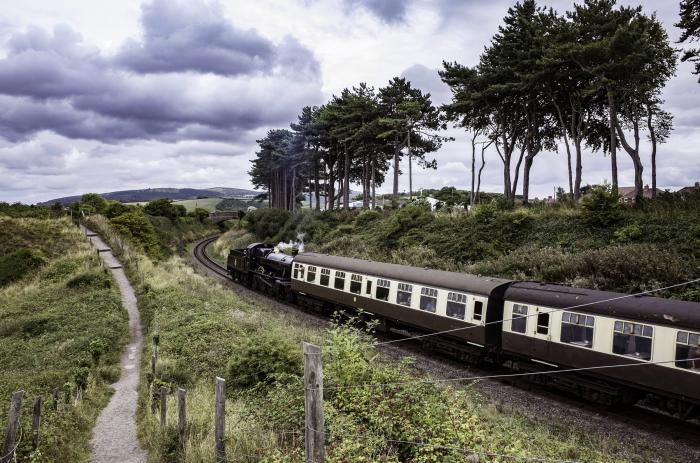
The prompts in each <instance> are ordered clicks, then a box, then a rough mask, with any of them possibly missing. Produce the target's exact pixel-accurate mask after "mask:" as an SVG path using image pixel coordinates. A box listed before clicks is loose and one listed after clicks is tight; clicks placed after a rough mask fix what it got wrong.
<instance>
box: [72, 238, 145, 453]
mask: <svg viewBox="0 0 700 463" xmlns="http://www.w3.org/2000/svg"><path fill="white" fill-rule="evenodd" d="M82 229H83V231H84V232H85V233H86V234H87V236H88V237H89V238H90V241H91V242H92V244H93V246H95V247H96V248H97V250H98V253H99V255H100V257H101V258H102V261H103V262H104V264H105V265H106V266H107V267H108V268H109V269H110V270H111V271H112V275H113V276H114V279H115V280H116V281H117V285H118V286H119V292H120V293H121V296H122V303H123V304H124V307H126V310H127V311H128V312H129V331H130V333H131V340H130V341H129V344H128V345H127V346H126V348H125V349H124V352H123V353H122V357H121V361H120V366H121V369H122V374H121V377H120V379H119V381H117V382H116V383H114V384H113V385H112V387H113V388H114V395H113V396H112V399H111V400H110V401H109V404H107V406H106V407H105V408H104V410H102V413H100V416H99V417H98V418H97V424H96V425H95V428H94V429H93V431H92V432H93V434H92V439H91V440H90V448H91V451H92V454H91V456H90V461H91V462H92V463H143V462H145V461H146V452H145V451H144V450H143V449H141V447H140V445H139V440H138V437H137V436H136V401H137V395H138V393H137V388H138V384H139V364H140V358H141V346H142V343H143V335H142V333H141V318H140V316H139V309H138V307H137V305H136V295H135V294H134V290H133V288H132V287H131V284H130V283H129V280H127V278H126V275H125V274H124V270H123V269H122V267H121V264H120V263H119V261H118V260H117V259H115V257H114V256H113V255H112V252H111V250H109V247H108V246H107V245H106V244H105V243H104V242H103V241H102V239H101V238H100V237H99V236H97V235H96V234H95V233H93V232H91V231H90V230H88V229H86V228H82Z"/></svg>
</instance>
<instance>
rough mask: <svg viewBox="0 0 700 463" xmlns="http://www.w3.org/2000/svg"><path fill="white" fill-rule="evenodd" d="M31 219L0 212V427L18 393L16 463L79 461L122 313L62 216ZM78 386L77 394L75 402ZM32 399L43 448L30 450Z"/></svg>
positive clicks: (113, 367)
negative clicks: (55, 399) (56, 395)
mask: <svg viewBox="0 0 700 463" xmlns="http://www.w3.org/2000/svg"><path fill="white" fill-rule="evenodd" d="M18 211H19V209H18ZM37 211H40V210H39V209H36V210H35V211H28V208H27V210H25V211H19V212H21V213H20V214H17V215H20V216H25V217H26V216H27V215H32V214H33V213H34V212H37ZM25 212H26V213H25ZM30 212H31V213H32V214H30ZM38 216H40V217H44V218H41V219H37V218H11V217H8V216H3V215H2V214H0V275H2V278H1V280H0V365H1V370H2V371H1V373H0V423H3V426H4V424H5V423H6V422H7V412H8V404H9V399H10V394H11V393H12V392H13V391H17V390H24V391H25V396H24V403H23V405H22V421H21V429H22V440H21V442H20V444H19V448H18V453H17V461H19V462H30V461H31V462H47V463H49V462H64V461H65V462H67V461H71V462H85V461H88V458H89V446H88V443H89V439H90V436H91V432H92V427H93V425H94V423H95V420H96V418H97V415H98V414H99V412H100V410H101V409H102V408H103V407H104V406H105V405H106V404H107V402H108V401H109V397H110V395H111V389H110V386H109V385H110V383H112V382H114V381H116V380H117V379H118V378H119V372H120V371H119V368H118V366H117V363H118V361H119V354H120V352H121V350H122V348H123V346H124V344H125V342H126V340H127V338H128V322H127V314H126V311H124V310H123V308H122V306H121V299H120V296H119V293H118V290H117V289H116V285H115V284H114V283H113V281H112V279H111V276H110V275H109V274H108V273H107V271H105V270H104V269H102V268H101V266H100V263H99V259H98V257H97V254H96V253H95V251H94V250H93V249H92V248H91V246H90V245H89V243H88V241H87V240H86V238H85V236H84V235H82V234H81V233H80V231H79V230H78V229H77V228H76V227H75V226H74V225H72V224H71V223H70V221H69V220H68V219H67V218H61V219H55V218H50V215H44V214H43V212H40V213H39V214H38ZM78 388H80V389H82V390H83V391H84V392H83V394H82V401H80V402H79V403H78V404H76V402H75V397H76V392H77V390H78ZM54 389H58V390H59V391H60V400H59V402H60V403H59V405H58V410H54V409H53V405H52V394H53V391H54ZM38 395H41V396H42V397H43V401H44V402H43V409H42V421H41V427H40V441H39V448H38V450H36V451H32V446H31V442H32V439H31V407H32V402H33V400H34V397H35V396H38ZM3 432H4V428H3Z"/></svg>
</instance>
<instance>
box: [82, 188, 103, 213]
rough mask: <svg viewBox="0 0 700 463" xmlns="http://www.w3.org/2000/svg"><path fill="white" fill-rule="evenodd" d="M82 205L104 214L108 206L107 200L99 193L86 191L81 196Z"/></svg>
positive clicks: (84, 207)
mask: <svg viewBox="0 0 700 463" xmlns="http://www.w3.org/2000/svg"><path fill="white" fill-rule="evenodd" d="M80 206H81V207H82V208H83V209H87V210H90V211H93V212H97V213H98V214H102V213H103V212H104V211H105V209H106V208H107V200H106V199H104V198H103V197H102V196H101V195H99V194H97V193H86V194H84V195H83V196H81V197H80Z"/></svg>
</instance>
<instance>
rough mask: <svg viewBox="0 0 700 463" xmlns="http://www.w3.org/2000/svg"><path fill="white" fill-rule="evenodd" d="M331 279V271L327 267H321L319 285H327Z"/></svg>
mask: <svg viewBox="0 0 700 463" xmlns="http://www.w3.org/2000/svg"><path fill="white" fill-rule="evenodd" d="M330 279H331V271H330V270H328V269H327V268H322V269H321V285H323V286H328V284H329V283H330Z"/></svg>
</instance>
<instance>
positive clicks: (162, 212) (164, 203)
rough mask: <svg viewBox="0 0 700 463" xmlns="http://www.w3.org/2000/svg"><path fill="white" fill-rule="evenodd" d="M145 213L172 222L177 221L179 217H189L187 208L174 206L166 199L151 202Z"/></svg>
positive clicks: (144, 209)
mask: <svg viewBox="0 0 700 463" xmlns="http://www.w3.org/2000/svg"><path fill="white" fill-rule="evenodd" d="M143 211H144V212H145V213H146V214H148V215H153V216H156V217H167V218H169V219H170V220H176V219H177V218H178V217H182V216H185V215H187V209H186V208H185V206H182V205H180V204H173V203H172V201H171V200H169V199H165V198H162V199H154V200H153V201H149V202H148V204H146V205H145V206H144V208H143Z"/></svg>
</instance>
